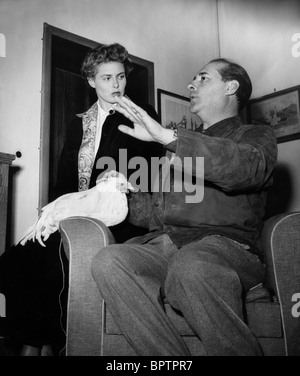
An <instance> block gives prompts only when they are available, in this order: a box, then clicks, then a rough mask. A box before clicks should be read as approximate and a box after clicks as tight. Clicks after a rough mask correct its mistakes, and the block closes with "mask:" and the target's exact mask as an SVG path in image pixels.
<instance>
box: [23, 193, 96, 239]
mask: <svg viewBox="0 0 300 376" xmlns="http://www.w3.org/2000/svg"><path fill="white" fill-rule="evenodd" d="M91 190H92V189H91ZM86 195H88V193H87V191H81V192H73V193H67V194H65V195H62V196H60V197H58V198H57V199H56V200H54V201H52V202H50V203H49V204H47V205H45V206H44V207H43V208H42V210H41V214H40V216H39V217H38V219H37V220H36V222H35V223H34V224H33V225H32V226H30V227H29V228H28V229H27V230H26V231H25V233H24V234H23V236H22V238H21V239H20V240H19V243H20V244H21V245H24V244H25V243H26V242H27V241H28V240H33V241H34V240H35V239H37V240H38V242H39V243H40V244H41V245H42V246H45V244H44V243H43V240H42V237H43V239H44V241H46V240H47V239H48V237H49V236H50V235H51V234H52V233H53V232H55V231H57V230H58V225H59V222H60V221H61V220H62V219H64V218H67V217H68V216H71V215H73V214H71V215H69V213H70V210H68V208H70V207H72V205H74V203H76V202H78V201H79V200H80V198H84V197H85V196H86ZM74 215H77V214H74ZM78 215H79V214H78Z"/></svg>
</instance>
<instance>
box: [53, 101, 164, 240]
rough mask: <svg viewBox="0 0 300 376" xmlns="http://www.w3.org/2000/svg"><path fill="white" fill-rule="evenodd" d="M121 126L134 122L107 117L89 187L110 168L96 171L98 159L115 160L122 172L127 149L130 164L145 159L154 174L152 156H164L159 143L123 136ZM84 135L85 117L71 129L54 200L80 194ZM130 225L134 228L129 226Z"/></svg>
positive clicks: (116, 115) (76, 120)
mask: <svg viewBox="0 0 300 376" xmlns="http://www.w3.org/2000/svg"><path fill="white" fill-rule="evenodd" d="M144 109H145V110H146V111H147V112H148V114H149V115H150V116H151V117H153V118H154V119H156V120H157V121H158V116H157V114H156V112H155V110H154V109H153V107H151V106H144ZM120 124H125V125H128V126H130V127H133V124H132V122H131V121H130V120H128V119H127V118H125V117H124V116H123V115H122V114H120V113H118V112H115V113H114V114H113V115H109V116H107V118H106V120H105V122H104V124H103V128H102V135H101V141H100V145H99V148H98V152H97V155H96V158H95V163H94V167H93V171H92V176H91V181H90V185H89V188H92V187H94V186H95V184H96V180H97V177H98V175H99V174H101V172H103V171H104V170H105V169H106V167H105V169H104V170H99V169H96V164H97V160H98V159H99V158H101V157H111V158H113V159H114V160H115V163H116V169H117V171H118V170H119V150H120V149H126V150H127V161H129V160H130V159H131V158H133V157H137V156H141V157H143V158H145V159H146V160H147V161H148V167H149V168H148V170H149V171H150V160H151V157H161V156H162V155H163V147H162V145H160V144H158V143H155V142H144V141H140V140H137V139H135V138H133V137H131V136H129V135H126V134H124V133H122V132H121V131H119V129H118V126H119V125H120ZM82 135H83V129H82V118H80V117H78V116H77V117H75V118H74V120H73V121H72V122H71V124H70V126H69V127H68V130H67V136H66V141H65V144H64V147H63V150H62V152H61V156H60V160H59V166H58V176H57V184H56V186H55V189H54V192H55V193H54V195H53V196H52V197H51V201H52V200H54V199H55V198H57V197H59V196H61V195H63V194H66V193H70V192H77V191H78V152H79V149H80V146H81V141H82ZM138 169H139V166H138V167H137V168H136V169H134V170H128V177H129V176H130V175H131V173H133V172H134V171H136V170H138ZM124 226H125V224H121V225H118V226H114V227H116V229H119V228H120V229H121V228H122V229H123V227H124ZM128 226H130V225H129V224H128ZM111 229H112V228H111ZM124 231H125V233H124V236H125V238H127V237H128V236H129V233H130V230H129V229H128V228H127V229H126V230H125V229H124ZM127 233H128V234H127ZM137 235H140V232H139V231H137V232H134V233H133V234H131V235H130V237H133V236H137ZM115 236H116V237H117V238H118V236H117V234H115ZM125 238H124V237H123V236H120V237H119V239H117V240H119V241H124V239H125Z"/></svg>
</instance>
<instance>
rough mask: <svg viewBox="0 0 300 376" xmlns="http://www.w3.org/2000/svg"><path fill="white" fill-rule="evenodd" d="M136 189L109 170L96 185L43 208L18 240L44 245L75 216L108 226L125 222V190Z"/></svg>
mask: <svg viewBox="0 0 300 376" xmlns="http://www.w3.org/2000/svg"><path fill="white" fill-rule="evenodd" d="M128 190H133V187H132V185H131V184H130V183H129V182H128V181H127V180H126V178H125V177H124V175H122V174H121V173H119V172H117V171H110V172H108V173H106V174H104V176H103V177H102V178H101V179H99V180H97V183H96V186H95V187H94V188H91V189H88V190H86V191H81V192H74V193H67V194H65V195H62V196H60V197H58V198H57V199H56V200H54V201H52V202H50V203H49V204H48V205H46V206H44V207H43V208H42V211H41V214H40V216H39V218H38V219H37V220H36V222H35V223H34V224H33V225H32V226H31V227H29V228H28V229H27V231H26V232H25V234H24V235H23V236H22V238H21V240H20V241H19V243H20V244H21V245H24V244H25V243H26V242H27V241H28V240H33V241H35V239H37V240H38V242H39V243H40V244H41V245H42V246H45V244H44V241H46V240H47V239H48V238H49V236H50V235H51V234H53V233H54V232H55V231H57V230H58V228H59V223H60V221H61V220H63V219H65V218H68V217H72V216H85V217H91V218H96V219H99V220H100V221H102V222H103V223H104V224H105V225H107V226H114V225H117V224H119V223H121V222H123V221H124V219H125V218H126V216H127V214H128V204H127V197H126V193H127V192H128Z"/></svg>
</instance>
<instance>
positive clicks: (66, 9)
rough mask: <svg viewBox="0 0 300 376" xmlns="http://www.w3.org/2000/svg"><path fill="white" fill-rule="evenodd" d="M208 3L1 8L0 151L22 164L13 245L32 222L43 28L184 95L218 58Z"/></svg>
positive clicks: (18, 0)
mask: <svg viewBox="0 0 300 376" xmlns="http://www.w3.org/2000/svg"><path fill="white" fill-rule="evenodd" d="M216 14H217V13H216V2H215V1H211V0H200V1H199V0H109V1H107V0H51V1H48V0H1V1H0V33H2V34H4V35H5V37H6V57H5V58H0V96H1V97H0V113H1V128H0V131H1V134H0V151H1V152H5V153H11V154H14V153H16V152H17V151H21V153H22V157H21V158H20V159H17V160H16V161H15V163H14V167H13V169H12V171H13V178H12V187H13V191H12V208H11V212H12V222H11V223H10V224H11V228H12V231H13V233H12V235H11V238H12V241H15V240H17V239H18V238H19V237H20V236H21V235H22V233H23V232H24V231H25V229H26V228H27V227H28V226H29V225H31V224H32V223H33V222H34V221H35V219H36V217H37V206H38V184H39V176H38V171H39V143H40V115H41V114H40V111H41V95H40V90H41V75H42V71H41V67H42V33H43V23H44V22H47V23H48V24H50V25H52V26H55V27H58V28H61V29H64V30H67V31H69V32H72V33H75V34H78V35H81V36H83V37H85V38H89V39H92V40H94V41H99V42H102V43H112V42H116V41H117V42H119V43H122V44H124V45H125V46H126V47H127V48H128V50H129V52H130V53H131V54H133V55H136V56H139V57H142V58H144V59H147V60H150V61H153V62H154V65H155V87H156V88H161V89H164V90H169V91H172V92H175V93H177V94H181V95H187V93H188V91H187V89H186V85H187V83H188V82H189V81H190V80H191V79H192V77H193V75H194V73H195V72H197V71H198V70H199V69H200V68H201V66H202V65H203V64H205V63H206V62H207V61H208V60H210V59H212V58H215V57H217V56H218V53H219V50H218V48H219V46H218V39H217V22H216Z"/></svg>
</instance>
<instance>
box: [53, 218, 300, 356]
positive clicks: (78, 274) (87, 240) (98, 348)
mask: <svg viewBox="0 0 300 376" xmlns="http://www.w3.org/2000/svg"><path fill="white" fill-rule="evenodd" d="M60 232H61V236H62V239H63V244H64V250H65V252H66V255H67V257H68V259H69V298H68V311H67V344H66V355H67V356H75V355H82V356H95V355H107V356H108V355H111V356H119V355H120V356H121V355H122V356H124V355H135V352H134V350H133V349H132V347H131V346H130V345H129V344H128V342H127V341H126V340H125V338H124V337H123V335H122V333H120V331H119V329H118V327H117V326H116V324H115V322H114V320H113V318H112V316H111V315H110V313H109V311H108V309H107V308H106V305H105V301H104V300H103V299H102V297H101V296H100V293H99V290H98V288H97V286H96V283H95V281H94V280H93V277H92V274H91V260H92V258H93V257H94V255H95V254H96V253H97V252H98V251H99V250H100V249H101V248H102V247H103V246H106V245H108V244H110V243H112V242H114V239H113V236H112V234H111V233H110V231H109V229H108V228H107V227H106V226H105V225H104V224H103V223H101V222H99V221H98V220H95V219H91V218H86V217H71V218H68V219H65V220H63V221H62V222H61V223H60ZM262 242H263V248H264V255H265V262H266V265H267V274H266V279H265V281H264V283H263V284H262V285H259V286H256V287H255V288H254V289H252V290H250V291H248V292H247V293H246V295H245V320H246V323H247V325H249V327H250V329H251V330H252V332H253V333H254V335H255V336H256V337H257V339H258V342H259V343H260V346H261V348H262V351H263V354H264V355H266V356H284V355H290V356H292V355H294V356H295V355H300V317H298V316H299V315H300V304H299V294H300V212H294V213H284V214H279V215H276V216H273V217H271V218H269V219H268V220H266V221H265V223H264V229H263V233H262ZM297 297H298V301H297ZM297 302H298V303H297ZM164 304H165V310H166V312H167V314H168V315H169V316H170V318H171V320H172V321H173V322H174V324H175V325H176V327H177V328H178V330H179V332H180V333H181V335H182V337H183V338H184V340H185V342H186V343H187V345H188V347H189V349H190V351H191V354H192V355H195V356H197V355H202V354H203V348H202V344H201V342H200V340H199V339H198V338H197V336H196V335H195V334H194V333H193V331H192V330H191V328H190V327H189V326H188V325H187V323H186V321H185V320H184V318H183V317H182V316H181V315H180V314H179V313H178V312H175V311H174V310H173V309H172V307H171V306H170V305H169V304H168V302H164Z"/></svg>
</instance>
